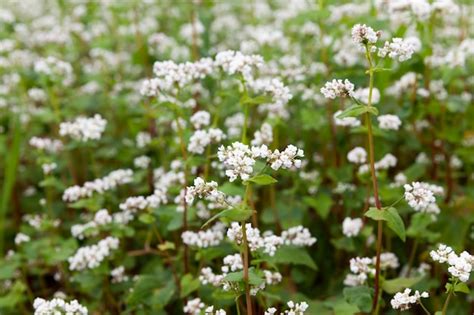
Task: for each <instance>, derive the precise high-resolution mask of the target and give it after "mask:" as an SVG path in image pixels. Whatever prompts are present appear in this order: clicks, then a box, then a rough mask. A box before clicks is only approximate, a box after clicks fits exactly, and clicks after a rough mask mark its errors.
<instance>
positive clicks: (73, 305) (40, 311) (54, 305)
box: [33, 298, 88, 315]
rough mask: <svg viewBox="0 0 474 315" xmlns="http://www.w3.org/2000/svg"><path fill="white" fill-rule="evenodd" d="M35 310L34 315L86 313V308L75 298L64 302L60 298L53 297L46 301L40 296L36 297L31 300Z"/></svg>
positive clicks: (85, 314) (84, 314)
mask: <svg viewBox="0 0 474 315" xmlns="http://www.w3.org/2000/svg"><path fill="white" fill-rule="evenodd" d="M33 308H34V310H35V312H34V315H52V314H54V315H59V314H66V315H87V314H88V311H87V308H86V307H84V306H82V305H81V304H79V302H78V301H77V300H72V301H70V302H66V301H64V300H63V299H60V298H54V299H52V300H50V301H46V300H45V299H42V298H36V299H35V300H34V302H33Z"/></svg>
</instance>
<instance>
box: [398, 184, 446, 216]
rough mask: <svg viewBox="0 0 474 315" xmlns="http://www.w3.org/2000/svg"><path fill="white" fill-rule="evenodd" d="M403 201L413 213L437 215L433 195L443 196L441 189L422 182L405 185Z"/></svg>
mask: <svg viewBox="0 0 474 315" xmlns="http://www.w3.org/2000/svg"><path fill="white" fill-rule="evenodd" d="M403 187H404V188H405V195H404V196H405V200H406V202H407V203H408V205H409V206H410V207H412V208H413V209H414V210H415V211H420V212H427V213H439V208H438V206H437V205H436V198H435V195H439V194H443V190H442V188H441V189H440V188H439V187H438V186H435V185H430V184H428V183H423V182H413V183H411V184H405V185H404V186H403Z"/></svg>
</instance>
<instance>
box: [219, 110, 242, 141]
mask: <svg viewBox="0 0 474 315" xmlns="http://www.w3.org/2000/svg"><path fill="white" fill-rule="evenodd" d="M244 120H245V116H244V114H242V113H240V112H239V113H236V114H234V115H231V116H229V117H227V118H226V119H225V121H224V125H225V126H226V127H227V134H228V136H229V137H230V138H235V137H239V136H240V134H241V132H242V126H243V125H244Z"/></svg>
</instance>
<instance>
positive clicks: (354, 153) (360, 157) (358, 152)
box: [347, 147, 367, 164]
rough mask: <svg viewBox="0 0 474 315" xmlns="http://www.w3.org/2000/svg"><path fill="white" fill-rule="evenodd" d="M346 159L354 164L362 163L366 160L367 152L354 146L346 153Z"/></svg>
mask: <svg viewBox="0 0 474 315" xmlns="http://www.w3.org/2000/svg"><path fill="white" fill-rule="evenodd" d="M347 160H348V161H349V162H351V163H355V164H363V163H365V162H366V161H367V152H366V151H365V149H364V148H362V147H355V148H354V149H352V150H351V151H349V153H347Z"/></svg>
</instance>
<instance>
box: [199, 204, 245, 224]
mask: <svg viewBox="0 0 474 315" xmlns="http://www.w3.org/2000/svg"><path fill="white" fill-rule="evenodd" d="M252 213H253V210H251V209H249V208H247V207H246V206H245V205H240V206H238V207H235V208H230V209H226V210H224V211H221V212H219V213H218V214H216V215H215V216H213V217H212V218H210V219H209V220H207V222H206V223H204V224H203V226H202V227H203V228H204V227H206V226H207V225H209V224H210V223H211V222H213V221H215V220H217V219H223V218H226V219H229V220H230V221H245V220H247V219H248V218H250V216H251V215H252Z"/></svg>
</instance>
